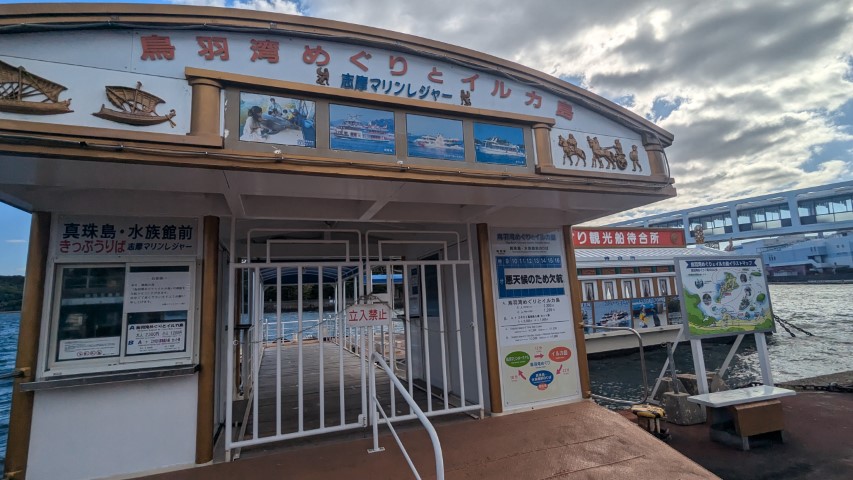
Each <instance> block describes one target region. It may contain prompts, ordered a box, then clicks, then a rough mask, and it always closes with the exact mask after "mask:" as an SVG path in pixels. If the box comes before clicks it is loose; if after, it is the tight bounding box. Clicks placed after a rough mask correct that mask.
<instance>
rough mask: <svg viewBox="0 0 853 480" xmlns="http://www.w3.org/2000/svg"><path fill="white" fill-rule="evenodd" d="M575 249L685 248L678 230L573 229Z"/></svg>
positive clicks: (681, 232)
mask: <svg viewBox="0 0 853 480" xmlns="http://www.w3.org/2000/svg"><path fill="white" fill-rule="evenodd" d="M572 244H573V245H574V246H575V248H650V247H652V248H653V247H685V246H686V245H687V242H686V241H685V237H684V230H682V229H680V228H573V229H572Z"/></svg>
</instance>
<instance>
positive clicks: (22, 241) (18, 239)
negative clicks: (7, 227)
mask: <svg viewBox="0 0 853 480" xmlns="http://www.w3.org/2000/svg"><path fill="white" fill-rule="evenodd" d="M6 243H27V241H26V240H23V239H20V238H14V239H9V240H6Z"/></svg>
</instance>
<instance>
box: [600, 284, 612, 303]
mask: <svg viewBox="0 0 853 480" xmlns="http://www.w3.org/2000/svg"><path fill="white" fill-rule="evenodd" d="M601 286H602V289H603V290H604V299H605V300H613V299H614V298H616V282H614V281H613V280H605V281H603V282H601Z"/></svg>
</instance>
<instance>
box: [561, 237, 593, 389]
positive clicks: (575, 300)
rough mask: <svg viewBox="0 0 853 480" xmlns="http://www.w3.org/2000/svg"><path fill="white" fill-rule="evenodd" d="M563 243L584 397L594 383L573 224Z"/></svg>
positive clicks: (576, 350)
mask: <svg viewBox="0 0 853 480" xmlns="http://www.w3.org/2000/svg"><path fill="white" fill-rule="evenodd" d="M563 244H564V246H565V249H566V270H567V271H568V273H569V301H570V302H571V304H572V318H574V319H575V322H574V328H575V353H576V354H577V356H578V373H579V374H580V378H581V394H582V395H583V398H590V396H592V385H591V384H590V381H589V363H588V362H587V358H586V339H585V338H584V333H583V327H584V325H583V312H582V311H581V302H582V301H583V295H582V294H581V284H580V280H578V265H577V261H576V260H575V246H574V244H573V243H572V227H571V225H564V226H563Z"/></svg>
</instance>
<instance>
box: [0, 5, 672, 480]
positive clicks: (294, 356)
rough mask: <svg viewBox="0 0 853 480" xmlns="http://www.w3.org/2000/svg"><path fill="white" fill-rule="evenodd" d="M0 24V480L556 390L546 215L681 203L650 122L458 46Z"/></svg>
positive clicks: (561, 280)
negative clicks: (10, 259) (18, 252)
mask: <svg viewBox="0 0 853 480" xmlns="http://www.w3.org/2000/svg"><path fill="white" fill-rule="evenodd" d="M0 26H2V28H1V29H0V84H2V89H0V201H3V202H5V203H8V204H10V205H12V206H15V207H18V208H20V209H22V210H25V211H28V212H32V214H33V217H32V218H33V220H32V227H31V237H30V254H29V258H28V260H27V271H26V279H27V280H26V287H25V294H24V306H23V310H22V314H21V331H20V343H19V351H18V358H17V363H16V368H17V371H18V374H19V378H17V379H16V380H15V385H14V394H13V403H12V413H11V422H10V432H9V447H8V452H7V458H6V464H5V467H6V474H7V477H9V478H30V479H55V478H65V479H83V478H102V477H115V476H133V475H141V474H145V473H152V472H157V471H162V470H166V469H174V468H183V467H189V466H193V465H200V464H206V463H209V462H211V461H212V460H213V459H214V448H215V445H221V446H222V448H223V449H224V451H225V452H226V457H233V456H234V455H235V454H236V452H237V451H239V449H241V448H246V447H251V446H255V445H261V444H267V443H271V442H278V441H282V440H287V439H293V438H299V437H307V436H311V435H321V434H329V433H332V432H340V431H345V430H349V429H356V428H364V427H365V426H368V425H375V424H376V423H377V421H380V419H379V417H377V415H376V413H375V411H376V410H375V408H374V403H377V404H379V405H380V406H381V407H382V408H383V409H384V411H385V413H386V414H387V416H388V418H389V420H388V421H390V422H393V421H396V420H400V419H412V418H415V416H416V415H417V414H418V412H423V413H424V415H425V416H426V417H434V416H438V415H446V414H453V413H459V412H469V413H473V414H474V415H476V416H487V415H492V414H499V413H509V412H515V411H520V410H529V409H531V408H539V407H544V406H550V405H557V404H562V403H566V402H576V401H579V400H581V399H582V398H584V397H588V396H589V382H588V376H587V369H586V360H585V358H586V355H585V351H584V343H583V325H582V322H580V321H579V319H580V318H581V312H580V302H579V301H578V299H579V298H580V294H579V291H577V288H578V287H577V285H578V284H577V273H576V266H575V265H574V254H573V251H572V246H571V241H570V240H569V229H570V227H571V226H572V225H576V224H579V223H581V222H586V221H589V220H592V219H595V218H599V217H603V216H606V215H610V214H613V213H615V212H618V211H622V210H626V209H630V208H634V207H637V206H640V205H645V204H648V203H652V202H656V201H659V200H662V199H666V198H670V197H672V196H674V195H675V189H674V188H673V186H672V183H673V180H672V178H670V176H669V169H668V165H667V160H666V156H665V154H664V148H665V147H667V146H668V145H670V144H671V142H672V140H673V138H672V135H671V134H670V133H668V132H666V131H664V130H662V129H661V128H659V127H657V126H655V125H654V124H652V123H650V122H648V121H646V120H645V119H643V118H641V117H639V116H637V115H634V114H632V113H631V112H629V111H627V110H625V109H623V108H621V107H619V106H617V105H615V104H613V103H611V102H609V101H606V100H604V99H602V98H600V97H598V96H596V95H594V94H592V93H590V92H586V91H584V90H582V89H580V88H577V87H575V86H573V85H570V84H568V83H566V82H563V81H561V80H558V79H556V78H553V77H551V76H548V75H546V74H543V73H540V72H537V71H534V70H531V69H529V68H526V67H523V66H520V65H518V64H515V63H512V62H508V61H505V60H502V59H499V58H494V57H491V56H489V55H484V54H481V53H478V52H474V51H471V50H467V49H465V48H462V47H456V46H451V45H446V44H443V43H439V42H435V41H431V40H427V39H423V38H418V37H414V36H410V35H404V34H399V33H395V32H390V31H385V30H378V29H373V28H366V27H360V26H355V25H349V24H342V23H338V22H331V21H325V20H319V19H312V18H303V17H294V16H287V15H271V14H268V13H259V12H251V11H243V10H228V9H215V8H195V7H178V6H159V5H157V6H155V5H127V4H121V5H119V4H115V5H92V4H54V5H46V4H39V5H27V4H20V5H6V6H4V7H3V11H2V14H0ZM363 325H369V326H363ZM385 364H387V368H383V365H385ZM389 373H390V374H391V375H389ZM391 377H394V378H395V379H397V380H399V382H400V385H402V386H403V388H402V389H400V388H398V386H397V384H396V383H395V382H393V381H392V379H391ZM407 397H409V398H411V399H413V401H414V402H415V403H416V404H417V407H418V408H412V407H411V406H410V405H409V404H408V402H407Z"/></svg>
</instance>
